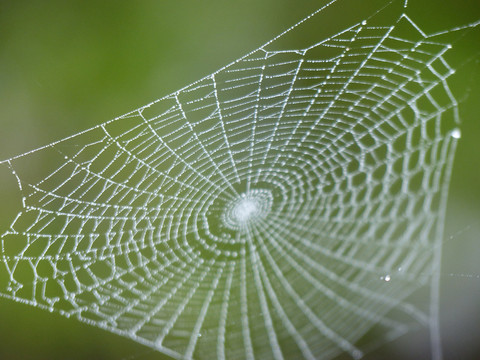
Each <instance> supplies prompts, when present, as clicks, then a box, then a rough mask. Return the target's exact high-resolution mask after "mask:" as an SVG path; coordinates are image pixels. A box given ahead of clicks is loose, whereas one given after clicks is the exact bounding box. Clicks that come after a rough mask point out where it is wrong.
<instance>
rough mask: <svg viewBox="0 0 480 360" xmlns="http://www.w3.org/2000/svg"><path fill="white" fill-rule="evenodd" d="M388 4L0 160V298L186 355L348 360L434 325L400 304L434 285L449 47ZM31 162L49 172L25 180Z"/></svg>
mask: <svg viewBox="0 0 480 360" xmlns="http://www.w3.org/2000/svg"><path fill="white" fill-rule="evenodd" d="M331 4H334V5H337V2H336V1H334V2H332V3H331ZM329 5H330V4H329ZM329 5H327V6H326V7H325V9H327V8H328V6H329ZM397 5H398V4H397ZM403 5H404V4H403V3H401V6H398V12H397V14H396V16H395V17H387V16H383V15H382V12H380V13H378V14H374V15H372V16H371V17H369V18H365V19H362V20H361V21H358V22H355V23H353V24H350V25H348V26H347V27H345V28H344V29H343V30H342V31H340V32H337V33H335V34H331V35H329V36H326V37H324V38H319V39H318V40H317V41H316V42H315V43H311V44H307V45H306V46H302V47H299V48H288V47H282V46H280V45H278V44H280V40H281V39H283V38H284V37H285V35H288V34H292V33H294V32H295V31H300V30H299V29H300V28H302V26H305V24H307V23H309V22H311V21H312V19H313V18H317V19H320V20H321V17H322V14H323V13H324V11H326V10H325V9H321V10H319V11H317V12H316V13H314V14H312V15H311V16H310V17H309V18H307V19H306V20H304V21H303V22H301V23H299V24H297V25H296V26H294V27H292V28H290V29H289V30H287V31H286V32H285V33H284V34H282V36H279V37H277V38H275V39H274V40H273V41H271V42H269V43H267V44H266V45H264V46H262V47H260V48H259V49H258V50H256V51H254V52H252V53H250V54H248V55H247V56H245V57H243V58H241V59H239V60H237V61H235V62H234V63H232V64H231V65H229V66H227V67H225V68H223V69H221V70H219V71H217V72H215V73H214V74H212V75H210V76H207V77H205V78H203V79H201V80H199V81H197V82H195V83H193V84H191V85H189V86H187V87H185V88H183V89H181V90H179V91H177V92H175V93H173V94H171V95H169V96H166V97H164V98H162V99H160V100H158V101H155V102H153V103H151V104H149V105H147V106H144V107H141V108H139V109H137V110H135V111H132V112H130V113H128V114H126V115H124V116H120V117H118V118H116V119H114V120H112V121H109V122H106V123H104V124H101V125H99V126H97V127H95V128H92V129H90V130H87V131H84V132H82V133H79V134H76V135H74V136H71V137H69V138H67V139H64V140H61V141H58V142H56V143H53V144H50V145H48V146H46V147H44V148H41V149H38V150H35V151H32V152H29V153H27V154H23V155H20V156H18V157H14V158H11V159H8V160H5V161H3V162H2V163H1V164H2V165H4V166H8V167H9V168H10V170H11V172H12V173H13V175H14V176H15V177H16V179H17V180H18V185H19V187H20V190H21V192H22V196H23V199H22V201H23V208H22V210H21V212H20V213H18V215H17V216H16V218H15V219H14V221H13V222H12V224H11V226H10V228H9V230H8V231H6V232H5V233H4V234H3V235H2V238H1V239H2V242H1V262H0V293H1V294H2V296H5V297H8V298H11V299H14V300H17V301H22V302H26V303H30V304H32V305H34V306H38V307H42V308H45V309H49V310H51V311H57V312H59V313H61V314H63V315H65V316H67V317H73V318H77V319H80V320H82V321H86V322H88V323H90V324H92V325H95V326H98V327H101V328H104V329H107V330H109V331H112V332H115V333H118V334H121V335H123V336H126V337H128V338H131V339H134V340H136V341H139V342H141V343H143V344H146V345H148V346H150V347H152V348H155V349H158V350H159V351H162V352H163V353H165V354H168V355H170V356H173V357H176V358H187V359H188V358H192V357H193V358H199V359H213V358H218V359H225V358H228V359H237V358H246V359H253V358H258V359H268V358H275V359H282V358H285V359H294V358H300V357H303V358H306V359H316V358H322V359H329V358H334V357H335V356H338V355H339V354H342V353H348V354H349V355H350V356H351V357H353V358H360V357H362V355H363V354H364V352H365V351H368V350H369V349H370V348H371V347H372V346H374V345H375V344H377V343H383V342H385V341H388V340H390V339H393V338H395V337H398V336H400V335H402V334H404V333H405V332H406V331H408V330H409V329H411V328H412V327H415V326H418V325H421V326H431V327H433V328H434V327H435V322H436V319H435V309H436V307H437V306H438V303H437V302H436V300H435V296H433V297H432V300H428V306H427V307H426V308H424V307H422V306H419V305H418V304H416V303H415V302H413V300H411V299H410V295H411V294H413V293H414V292H415V291H416V290H417V289H419V288H422V287H424V286H427V287H432V288H433V289H434V290H435V286H436V285H435V284H436V283H435V274H436V273H437V272H438V266H439V251H440V250H439V249H440V241H441V238H442V233H441V232H442V231H441V224H442V221H443V211H444V208H445V201H444V200H445V190H446V186H447V184H448V176H449V172H450V164H451V161H452V156H453V148H454V146H455V143H456V139H457V138H459V137H460V132H459V130H458V129H457V128H456V122H457V121H458V117H457V112H456V111H457V110H456V101H455V99H454V97H453V96H452V94H451V92H450V90H449V87H448V85H447V82H446V79H447V78H448V77H449V76H450V75H451V74H452V73H453V71H452V69H451V68H450V66H449V65H448V64H447V63H446V61H445V60H444V58H443V57H442V56H443V54H444V53H445V52H446V51H447V50H448V49H449V47H450V46H449V45H447V44H444V43H440V42H438V41H436V40H434V39H432V38H431V37H430V36H428V35H426V34H424V33H423V32H422V31H421V30H420V29H419V27H418V26H417V25H415V23H414V22H413V21H412V20H411V19H410V18H409V17H408V16H407V15H406V14H405V13H404V11H405V10H406V8H404V7H403ZM332 6H333V5H332ZM392 6H393V5H392ZM327 10H328V9H327ZM39 155H41V156H42V158H45V157H48V159H49V161H48V164H46V165H45V173H44V174H42V175H41V177H40V178H38V179H31V178H29V179H26V176H25V175H24V174H23V172H24V171H25V170H22V169H25V164H28V163H31V162H33V161H36V157H37V156H39ZM432 324H433V326H432ZM372 329H377V330H378V329H380V330H378V332H377V333H376V336H375V337H374V339H372V338H369V337H368V336H365V335H366V334H368V333H369V331H371V330H372Z"/></svg>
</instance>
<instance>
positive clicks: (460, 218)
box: [0, 0, 480, 360]
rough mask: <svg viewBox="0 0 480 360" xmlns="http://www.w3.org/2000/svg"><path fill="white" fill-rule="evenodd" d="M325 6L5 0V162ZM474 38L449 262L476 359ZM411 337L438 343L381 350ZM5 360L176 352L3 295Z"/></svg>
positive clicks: (456, 18) (183, 80)
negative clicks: (161, 350) (155, 348)
mask: <svg viewBox="0 0 480 360" xmlns="http://www.w3.org/2000/svg"><path fill="white" fill-rule="evenodd" d="M365 2H366V1H365ZM323 3H324V1H312V0H302V1H295V2H294V1H288V0H275V1H274V0H260V1H258V0H256V1H254V0H244V1H225V0H212V1H193V0H187V1H181V0H180V1H173V0H162V1H159V0H139V1H135V2H126V1H121V2H119V1H110V0H109V1H78V0H74V1H61V0H44V1H33V0H31V1H13V0H10V1H2V2H1V4H0V158H1V159H5V158H8V157H11V156H14V155H16V154H20V153H23V152H26V151H28V150H31V149H34V148H37V147H39V146H42V145H45V144H48V143H50V142H52V141H54V140H57V139H60V138H63V137H66V136H68V135H71V134H73V133H76V132H78V131H81V130H84V129H86V128H89V127H92V126H94V125H96V124H99V123H101V122H104V121H106V120H108V119H111V118H114V117H116V116H119V115H121V114H123V113H126V112H128V111H131V110H133V109H135V108H137V107H139V106H142V105H144V104H146V103H148V102H150V101H153V100H155V99H157V98H159V97H162V96H164V95H166V94H168V93H170V92H172V91H174V90H176V89H178V88H181V87H183V86H185V85H187V84H189V83H191V82H193V81H195V80H197V79H199V78H201V77H203V76H205V75H207V74H210V73H211V72H213V71H215V70H217V69H218V68H220V67H222V66H224V65H226V64H227V63H229V62H231V61H233V60H235V59H237V58H238V57H240V56H242V55H243V54H245V53H247V52H249V51H251V50H253V49H255V48H257V47H258V46H260V45H262V44H263V43H265V42H266V41H268V40H269V39H271V38H272V37H274V36H275V35H276V34H278V33H280V32H281V31H283V30H284V29H285V28H286V27H288V26H290V25H292V24H294V23H295V22H297V21H298V20H300V19H302V18H303V17H304V16H306V15H308V14H310V13H311V12H313V11H314V10H316V9H317V8H318V7H320V6H321V4H323ZM377 3H378V1H377ZM385 3H387V1H385ZM410 6H411V12H410V13H411V14H412V17H413V18H414V20H418V22H419V23H420V24H422V29H424V30H426V31H436V30H441V29H445V28H450V27H453V26H456V25H459V24H465V23H468V22H471V21H474V20H478V19H479V18H480V4H479V3H478V0H477V1H474V0H464V1H453V0H448V1H441V2H440V1H433V0H426V1H424V0H416V1H415V0H410ZM345 12H346V13H348V9H346V10H345ZM331 21H338V22H340V23H341V22H342V19H340V18H339V19H331ZM477 30H478V29H477ZM475 34H476V37H475V36H472V34H469V35H467V36H466V37H464V38H462V40H460V41H459V43H458V48H459V50H458V51H457V55H458V56H454V57H452V59H451V61H452V64H454V65H455V64H457V65H460V64H462V63H463V62H464V60H465V59H467V58H470V57H472V60H471V61H469V62H468V63H466V64H464V65H462V66H461V67H460V69H459V72H458V76H457V77H456V79H454V80H453V81H452V88H453V90H454V92H455V94H456V95H457V94H459V95H458V96H457V98H462V99H464V101H463V102H462V103H461V117H462V121H463V123H462V126H461V127H462V134H463V137H462V140H461V141H460V143H459V146H458V149H457V154H456V160H455V164H454V169H453V176H452V183H451V189H450V196H449V203H448V212H447V220H446V231H445V240H446V243H445V245H444V266H443V269H442V285H443V287H442V289H443V291H442V316H441V319H442V325H443V326H442V331H443V335H444V338H445V340H444V344H445V347H446V357H447V358H449V357H448V356H451V357H452V358H453V356H457V357H458V358H462V359H466V358H470V357H471V358H474V356H473V355H472V354H474V353H475V352H476V350H475V346H476V344H475V342H478V341H479V339H480V335H479V334H480V325H479V324H480V311H479V306H478V303H480V301H479V300H480V279H479V278H478V277H477V275H478V274H480V261H478V259H479V258H480V244H479V242H478V234H480V221H479V219H480V160H479V159H480V146H479V139H480V122H479V121H478V119H479V113H480V105H479V100H480V76H479V74H480V72H479V68H480V65H479V60H478V59H479V58H480V55H479V51H480V40H479V39H480V36H479V32H478V31H476V32H475ZM314 35H315V34H312V36H314ZM32 166H33V167H34V166H35V164H33V165H32ZM7 181H11V179H10V180H6V179H4V178H3V177H0V186H2V188H7V185H8V186H10V185H11V184H7V183H6V182H7ZM10 195H11V198H8V199H6V198H5V196H6V195H5V194H2V195H0V229H3V228H4V226H6V225H8V224H7V223H8V221H7V220H6V219H7V218H6V214H7V213H8V214H11V213H12V212H11V208H10V205H8V208H7V206H5V205H2V204H11V203H12V202H13V201H14V200H15V199H16V195H15V194H8V196H10ZM16 200H18V199H16ZM450 274H453V275H450ZM464 275H466V276H464ZM468 275H474V276H473V278H472V277H469V276H468ZM406 343H409V344H410V345H411V346H410V347H411V348H413V349H416V347H418V349H417V350H412V351H418V353H422V352H423V351H428V334H420V335H418V334H417V335H415V336H410V337H407V338H406V339H404V340H403V341H402V340H400V341H398V342H396V343H394V344H393V345H391V346H387V347H386V348H385V347H384V348H383V349H381V352H380V353H376V354H373V355H371V356H372V358H376V357H380V358H382V357H385V356H387V355H386V354H389V355H388V356H389V357H391V356H392V357H393V356H397V357H398V358H402V356H407V355H405V354H407V353H408V352H407V350H406V349H405V348H406V345H405V344H406ZM425 349H426V350H425ZM0 358H1V359H142V360H143V359H163V358H165V357H164V356H162V355H161V354H159V353H156V352H153V351H151V350H150V349H148V348H145V347H143V346H141V345H139V344H136V343H134V342H133V341H131V340H128V339H125V338H121V337H118V336H117V335H113V334H109V333H107V332H105V331H103V330H100V329H97V328H94V327H91V326H88V325H86V324H82V323H79V322H77V321H75V320H68V319H65V318H63V317H61V316H60V315H58V314H50V313H48V312H46V311H42V310H38V309H34V308H32V307H30V306H27V305H23V304H19V303H14V302H11V301H7V300H4V299H0Z"/></svg>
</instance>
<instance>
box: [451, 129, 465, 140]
mask: <svg viewBox="0 0 480 360" xmlns="http://www.w3.org/2000/svg"><path fill="white" fill-rule="evenodd" d="M450 135H451V136H452V137H453V138H454V139H460V138H461V137H462V132H461V131H460V129H459V128H455V129H453V130H452V132H451V134H450Z"/></svg>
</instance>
